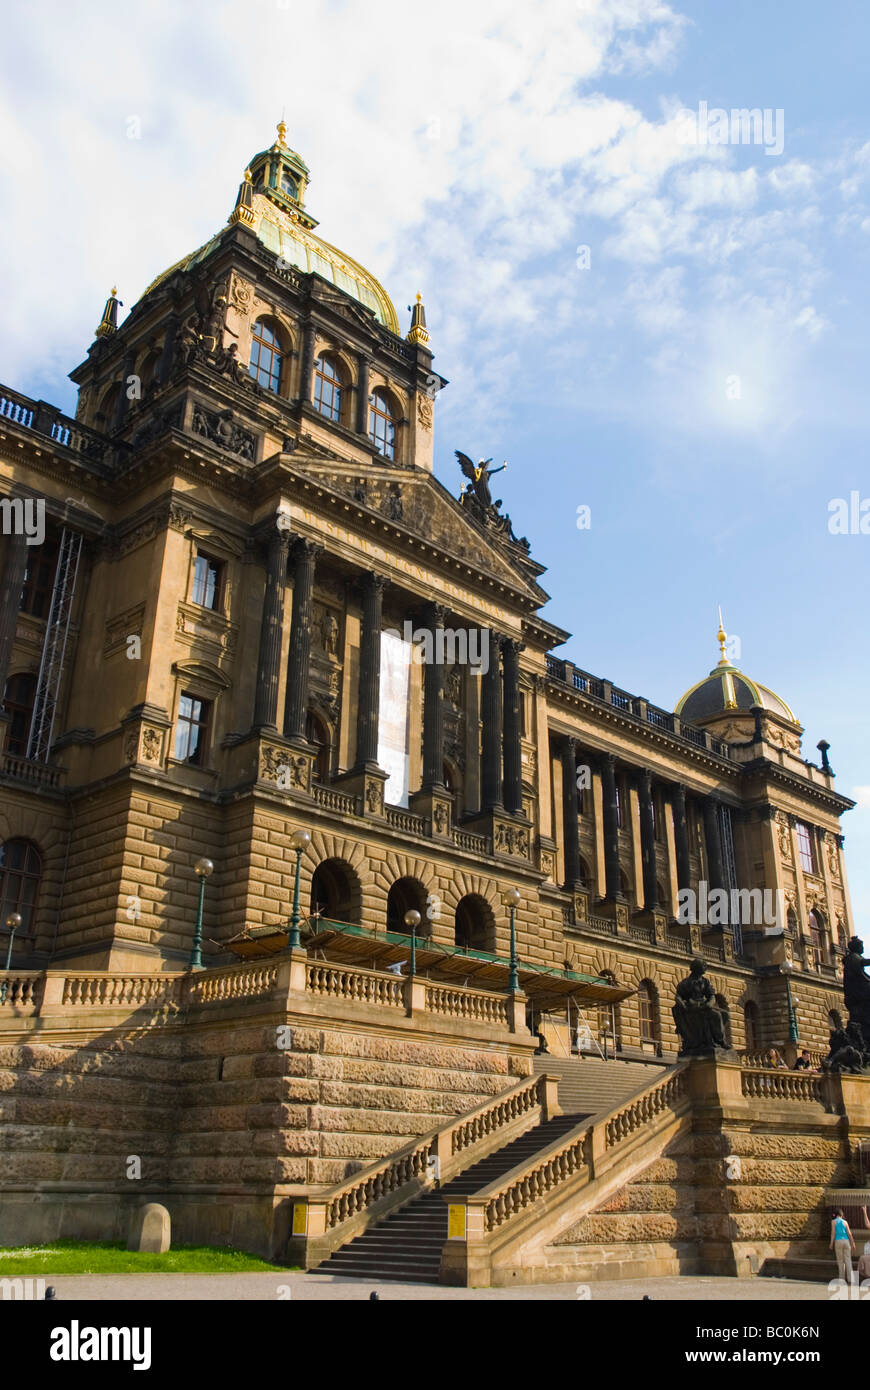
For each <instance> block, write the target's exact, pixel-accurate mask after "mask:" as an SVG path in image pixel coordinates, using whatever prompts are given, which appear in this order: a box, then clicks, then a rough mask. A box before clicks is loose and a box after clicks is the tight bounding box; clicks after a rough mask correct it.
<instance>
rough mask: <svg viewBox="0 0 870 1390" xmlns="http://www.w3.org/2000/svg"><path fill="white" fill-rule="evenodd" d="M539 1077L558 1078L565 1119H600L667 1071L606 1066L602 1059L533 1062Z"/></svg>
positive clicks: (645, 1065) (642, 1065) (641, 1065)
mask: <svg viewBox="0 0 870 1390" xmlns="http://www.w3.org/2000/svg"><path fill="white" fill-rule="evenodd" d="M534 1069H535V1072H536V1074H537V1075H540V1074H541V1073H542V1072H546V1073H547V1075H548V1076H557V1077H558V1078H559V1104H560V1105H561V1107H562V1109H563V1111H564V1112H565V1114H566V1115H578V1116H579V1115H598V1114H600V1113H601V1112H602V1111H607V1110H612V1109H613V1108H614V1107H615V1106H617V1105H621V1104H622V1102H623V1101H624V1100H628V1098H629V1096H633V1095H634V1094H635V1093H636V1092H637V1091H640V1090H642V1089H643V1087H644V1086H651V1085H652V1084H653V1082H654V1081H656V1080H657V1079H658V1077H660V1076H664V1074H665V1072H666V1071H667V1067H665V1066H663V1065H662V1064H661V1063H658V1062H621V1061H614V1062H610V1061H608V1062H605V1061H604V1060H603V1058H601V1057H585V1058H582V1059H581V1058H580V1057H551V1056H549V1055H545V1056H543V1057H535V1058H534Z"/></svg>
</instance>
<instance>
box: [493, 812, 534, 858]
mask: <svg viewBox="0 0 870 1390" xmlns="http://www.w3.org/2000/svg"><path fill="white" fill-rule="evenodd" d="M494 848H495V852H496V854H512V855H518V856H520V857H521V858H523V859H528V857H529V832H528V831H527V830H526V829H525V827H523V826H520V825H506V824H505V823H504V822H503V821H499V822H497V824H496V827H495V845H494Z"/></svg>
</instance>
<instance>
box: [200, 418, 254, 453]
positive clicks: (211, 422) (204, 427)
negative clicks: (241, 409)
mask: <svg viewBox="0 0 870 1390" xmlns="http://www.w3.org/2000/svg"><path fill="white" fill-rule="evenodd" d="M191 428H192V429H193V432H194V434H201V435H202V436H203V438H204V439H208V440H210V441H211V443H212V444H217V445H219V446H220V448H222V449H226V450H228V452H229V453H231V454H236V455H238V457H239V458H242V459H247V460H248V461H250V462H253V459H254V453H255V446H256V440H255V438H254V436H253V435H252V434H251V432H250V430H246V429H243V428H242V426H241V425H238V424H236V423H235V421H234V420H233V412H232V411H231V410H222V411H221V412H220V414H214V413H213V412H212V411H210V410H206V409H205V407H204V406H201V405H195V406H194V407H193V418H192V420H191Z"/></svg>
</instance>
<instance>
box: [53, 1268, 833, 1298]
mask: <svg viewBox="0 0 870 1390" xmlns="http://www.w3.org/2000/svg"><path fill="white" fill-rule="evenodd" d="M45 1279H46V1283H48V1284H52V1285H53V1286H54V1288H55V1289H56V1290H57V1297H58V1300H61V1301H69V1302H73V1301H75V1300H77V1299H85V1300H88V1301H91V1300H96V1301H100V1300H103V1299H125V1300H130V1301H135V1302H148V1301H151V1300H158V1301H159V1300H163V1299H169V1300H173V1301H176V1300H179V1299H181V1300H186V1299H187V1300H221V1299H225V1300H232V1301H234V1302H238V1301H251V1300H254V1301H261V1300H266V1299H288V1298H289V1299H291V1300H297V1301H304V1302H312V1301H317V1300H327V1301H338V1302H353V1301H354V1300H356V1299H367V1298H368V1297H369V1295H370V1294H371V1293H372V1292H373V1291H377V1293H378V1295H379V1297H380V1298H381V1299H382V1300H384V1301H387V1300H390V1299H392V1300H414V1301H418V1302H420V1301H423V1302H425V1301H426V1300H429V1299H431V1300H437V1301H438V1302H442V1301H452V1300H456V1299H460V1300H465V1299H477V1300H480V1299H485V1300H488V1301H495V1302H498V1301H501V1300H505V1299H507V1300H513V1301H517V1300H535V1301H537V1300H539V1299H569V1300H573V1301H574V1302H577V1301H588V1300H592V1301H612V1300H617V1301H620V1302H628V1303H630V1302H634V1301H639V1300H641V1299H642V1298H643V1296H644V1294H649V1296H650V1298H651V1299H653V1300H656V1301H661V1302H670V1301H672V1302H680V1303H683V1302H704V1303H723V1302H731V1303H740V1302H745V1301H753V1300H761V1301H764V1302H783V1303H786V1302H788V1303H794V1302H803V1303H812V1302H819V1301H822V1302H827V1301H828V1299H829V1298H830V1292H829V1289H828V1286H827V1284H811V1283H802V1282H799V1281H797V1280H791V1279H715V1278H703V1277H698V1278H690V1277H686V1278H678V1277H674V1278H668V1279H622V1280H607V1281H601V1282H599V1283H597V1284H575V1283H570V1284H527V1285H522V1286H519V1287H514V1288H509V1289H454V1288H446V1287H445V1286H443V1285H438V1284H435V1285H433V1284H399V1283H390V1282H387V1281H384V1280H381V1281H378V1280H373V1279H339V1278H332V1277H326V1276H323V1275H316V1274H305V1273H290V1272H288V1273H281V1272H277V1273H274V1274H99V1275H82V1274H77V1275H59V1276H58V1277H57V1278H56V1279H53V1278H51V1276H50V1275H46V1276H45Z"/></svg>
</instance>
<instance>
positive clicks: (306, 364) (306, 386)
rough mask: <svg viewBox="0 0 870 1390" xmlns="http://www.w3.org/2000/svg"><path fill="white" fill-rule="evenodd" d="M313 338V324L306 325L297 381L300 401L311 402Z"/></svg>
mask: <svg viewBox="0 0 870 1390" xmlns="http://www.w3.org/2000/svg"><path fill="white" fill-rule="evenodd" d="M314 336H315V329H314V324H313V323H306V325H305V331H304V333H303V335H302V368H301V376H300V379H299V399H300V401H310V400H311V391H312V383H313V378H314Z"/></svg>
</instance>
